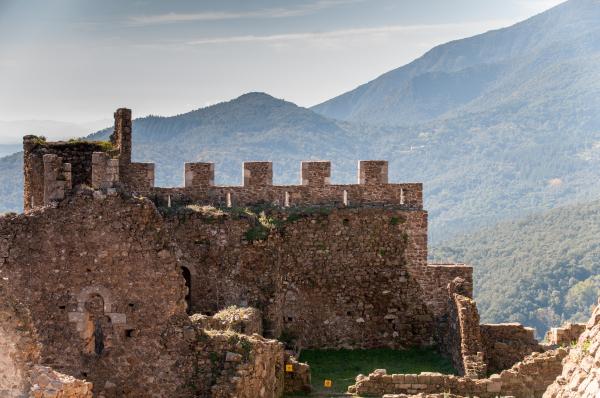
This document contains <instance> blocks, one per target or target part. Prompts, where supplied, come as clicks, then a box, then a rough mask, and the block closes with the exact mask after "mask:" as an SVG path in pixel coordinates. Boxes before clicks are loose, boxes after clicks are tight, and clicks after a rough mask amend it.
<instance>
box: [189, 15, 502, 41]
mask: <svg viewBox="0 0 600 398" xmlns="http://www.w3.org/2000/svg"><path fill="white" fill-rule="evenodd" d="M513 22H514V21H508V20H491V21H481V22H468V23H460V24H436V25H392V26H382V27H372V28H356V29H340V30H333V31H327V32H301V33H284V34H275V35H260V36H259V35H243V36H224V37H207V38H200V39H196V40H191V41H188V42H187V44H188V45H193V46H199V45H210V44H230V43H285V42H290V41H322V40H327V39H347V38H349V37H352V36H361V37H364V36H375V35H376V36H382V35H383V36H385V35H389V34H394V33H419V32H428V33H432V32H435V31H441V30H450V31H456V30H465V31H466V30H468V31H474V32H479V31H483V30H489V29H496V28H500V27H503V26H508V25H510V24H512V23H513Z"/></svg>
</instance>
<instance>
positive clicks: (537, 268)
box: [430, 201, 600, 333]
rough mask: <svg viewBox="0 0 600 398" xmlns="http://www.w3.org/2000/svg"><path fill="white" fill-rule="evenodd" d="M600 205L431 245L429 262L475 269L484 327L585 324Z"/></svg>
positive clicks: (596, 273) (597, 281)
mask: <svg viewBox="0 0 600 398" xmlns="http://www.w3.org/2000/svg"><path fill="white" fill-rule="evenodd" d="M599 237H600V201H594V202H591V203H585V204H579V205H573V206H568V207H564V208H559V209H554V210H550V211H547V212H544V213H541V214H538V215H534V216H530V217H528V218H526V219H524V220H521V221H513V222H505V223H501V224H499V225H497V226H495V227H491V228H486V229H483V230H481V231H478V232H476V233H473V234H468V235H464V236H461V237H459V238H456V239H454V240H451V241H449V242H444V243H443V244H442V245H439V246H437V247H432V248H431V250H430V257H431V258H432V259H433V260H454V261H460V262H466V263H468V264H471V265H472V266H473V267H474V280H475V298H476V300H477V305H478V307H479V311H480V314H481V318H482V321H484V322H507V321H515V322H522V323H524V324H526V325H530V326H534V327H536V328H537V330H538V332H541V333H543V332H544V331H545V330H547V328H548V327H549V326H556V325H558V324H560V323H561V322H563V321H565V320H572V321H579V322H584V321H586V320H587V319H588V318H589V315H590V309H591V307H592V306H593V305H594V304H596V303H597V300H598V295H599V294H600V238H599Z"/></svg>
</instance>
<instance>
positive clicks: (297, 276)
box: [0, 109, 583, 398]
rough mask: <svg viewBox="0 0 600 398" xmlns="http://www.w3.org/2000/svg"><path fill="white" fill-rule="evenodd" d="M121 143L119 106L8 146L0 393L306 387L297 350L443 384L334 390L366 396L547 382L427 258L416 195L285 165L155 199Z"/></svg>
mask: <svg viewBox="0 0 600 398" xmlns="http://www.w3.org/2000/svg"><path fill="white" fill-rule="evenodd" d="M131 138H132V122H131V111H130V110H128V109H119V110H117V111H116V113H115V129H114V133H113V135H112V136H111V140H110V142H85V141H69V142H46V141H45V140H44V139H43V138H40V137H36V136H25V137H24V139H23V147H24V177H25V184H24V209H25V212H24V214H20V215H7V216H4V217H1V218H0V293H1V295H0V347H1V348H2V350H0V396H2V397H24V396H35V397H55V396H56V397H91V396H94V397H105V398H109V397H210V396H212V397H248V398H256V397H266V398H268V397H280V396H281V395H282V394H283V393H284V391H287V392H293V391H301V390H309V389H310V369H309V368H308V366H306V365H304V364H299V363H298V362H297V361H296V359H295V357H294V353H297V352H298V350H300V349H303V348H316V349H324V348H349V349H355V348H379V347H389V348H395V349H404V348H410V347H423V346H431V347H436V348H437V349H438V350H439V351H440V352H441V353H442V354H444V355H446V356H448V357H449V358H450V359H451V360H452V363H453V365H454V367H455V369H456V370H457V372H458V373H459V376H448V375H439V374H421V375H387V374H385V372H382V371H378V372H375V373H373V374H371V375H369V376H362V375H360V376H358V377H357V382H356V384H355V385H354V386H352V387H350V392H356V393H360V394H375V395H380V396H381V395H384V394H388V393H397V394H414V393H420V392H422V393H441V392H448V390H449V389H451V390H452V392H453V393H457V394H460V393H461V391H462V392H464V393H465V395H466V394H467V393H468V394H475V393H476V394H478V396H482V397H487V396H490V397H491V396H496V395H498V393H499V392H502V393H510V394H512V395H515V396H523V397H529V396H531V397H533V396H536V397H537V396H541V395H540V394H541V393H542V392H543V391H544V390H545V388H546V387H547V386H548V385H549V384H551V383H552V382H553V381H554V379H555V378H556V377H557V376H558V375H559V374H560V373H561V371H562V366H561V360H562V359H563V357H565V356H566V349H556V350H552V349H550V347H549V346H547V345H541V344H539V343H538V342H537V341H536V340H535V338H534V331H533V330H532V329H529V328H525V327H523V326H521V325H519V324H498V325H491V324H480V323H479V316H478V313H477V307H476V304H475V302H474V301H473V295H472V291H473V289H472V286H473V281H472V268H471V267H470V266H467V265H464V264H428V262H427V212H426V211H425V210H424V209H423V188H422V184H418V183H411V184H396V183H389V182H388V170H387V162H385V161H360V162H359V164H358V183H357V184H352V185H335V184H331V182H330V175H331V164H330V163H329V162H323V161H318V162H316V161H308V162H302V164H301V170H300V171H301V177H300V184H299V185H289V186H275V185H273V183H272V180H273V169H272V164H271V163H270V162H246V163H244V165H243V185H242V186H215V185H214V174H215V169H214V165H213V164H212V163H186V164H185V168H184V171H185V173H184V175H185V178H184V181H185V182H184V186H183V187H177V188H162V187H155V186H154V165H153V164H149V163H134V162H132V157H131V150H132V139H131ZM561 330H562V331H560V332H558V331H554V336H555V338H554V340H555V341H554V343H555V345H556V344H560V343H562V342H561V341H558V340H559V336H567V335H568V336H569V337H568V338H569V339H576V338H577V336H578V335H579V334H580V333H581V332H582V331H583V326H581V327H579V328H575V327H574V328H567V329H564V328H563V329H561ZM573 330H575V331H573ZM571 335H573V336H571ZM532 353H534V354H532ZM532 355H533V357H532ZM287 364H293V365H294V366H293V367H292V368H291V369H293V370H292V371H288V372H286V365H287ZM532 364H533V365H532ZM540 369H541V370H540ZM506 372H508V373H506ZM532 372H533V373H532ZM535 372H538V373H535ZM539 372H541V373H539ZM492 373H499V375H498V374H496V375H493V376H490V377H488V375H490V374H492ZM505 373H506V374H509V376H510V377H509V376H503V375H505ZM532 374H542V375H543V376H540V377H539V378H538V379H539V382H537V383H533V384H532V383H525V382H515V380H521V381H522V380H526V379H527V377H529V378H531V377H532V376H531V375H532ZM515 375H516V376H515ZM513 376H514V377H513ZM44 394H46V395H44ZM52 394H54V395H52ZM92 394H93V395H92Z"/></svg>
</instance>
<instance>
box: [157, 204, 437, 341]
mask: <svg viewBox="0 0 600 398" xmlns="http://www.w3.org/2000/svg"><path fill="white" fill-rule="evenodd" d="M296 211H297V209H296ZM207 217H208V218H209V219H207ZM264 217H265V218H267V219H270V220H271V221H270V222H272V223H273V224H272V225H273V229H267V230H266V231H265V230H263V229H262V227H258V226H257V225H256V220H254V219H253V218H251V217H248V216H247V215H245V214H244V213H243V212H242V213H240V214H236V213H225V214H221V215H217V216H214V217H213V216H207V215H203V214H201V213H200V212H192V213H185V214H178V215H176V216H172V217H169V219H168V222H169V224H170V230H171V234H172V236H173V237H174V239H175V241H176V243H177V246H178V248H179V249H180V252H179V256H178V259H179V261H180V264H181V265H182V266H185V267H187V268H188V269H189V270H190V273H191V275H192V281H191V302H192V311H193V312H202V313H209V314H212V313H215V312H217V311H219V310H220V309H222V308H225V307H227V306H230V305H239V306H253V307H256V308H259V309H260V310H261V311H262V312H263V315H264V317H265V320H266V322H265V333H266V335H268V336H279V335H280V334H281V333H283V334H284V335H285V337H286V339H290V340H296V341H297V342H298V343H300V344H301V345H302V346H303V347H320V348H323V347H343V346H348V347H356V346H361V347H374V346H395V347H398V346H404V345H429V344H433V316H432V314H431V311H430V310H429V309H428V308H427V306H426V305H425V303H424V300H423V296H424V293H423V291H422V290H421V286H420V285H419V283H417V281H415V278H414V277H413V275H412V269H413V268H416V267H418V266H423V267H425V264H424V262H425V256H424V253H426V247H423V245H426V213H425V212H422V211H410V212H407V211H402V210H392V209H307V210H306V212H305V213H298V212H294V213H292V212H286V211H285V210H276V211H275V213H272V214H271V213H270V214H269V215H265V216H264ZM262 233H264V234H265V235H264V236H261V234H262ZM258 238H262V239H258ZM417 258H418V259H419V261H416V259H417ZM415 263H416V264H415Z"/></svg>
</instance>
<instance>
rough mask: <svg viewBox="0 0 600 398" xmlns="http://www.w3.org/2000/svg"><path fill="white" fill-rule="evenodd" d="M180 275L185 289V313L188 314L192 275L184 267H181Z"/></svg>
mask: <svg viewBox="0 0 600 398" xmlns="http://www.w3.org/2000/svg"><path fill="white" fill-rule="evenodd" d="M181 274H182V275H183V279H185V287H187V292H186V294H185V302H186V303H187V313H188V314H189V313H191V311H192V274H191V273H190V270H189V269H187V268H186V267H181Z"/></svg>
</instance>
